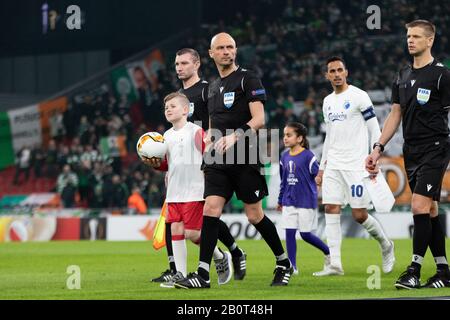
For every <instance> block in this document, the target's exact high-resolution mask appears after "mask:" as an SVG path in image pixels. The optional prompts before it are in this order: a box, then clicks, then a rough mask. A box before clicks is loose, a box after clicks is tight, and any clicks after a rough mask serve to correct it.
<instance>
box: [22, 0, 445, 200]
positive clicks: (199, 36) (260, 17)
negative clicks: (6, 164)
mask: <svg viewBox="0 0 450 320" xmlns="http://www.w3.org/2000/svg"><path fill="white" fill-rule="evenodd" d="M280 3H282V2H280V1H275V0H264V1H258V2H254V3H253V2H251V1H250V2H249V3H248V6H247V7H246V8H243V10H242V11H241V12H239V11H238V12H236V13H235V14H234V15H230V16H228V17H224V18H223V20H220V21H218V22H217V21H216V22H215V23H214V21H207V18H205V21H204V23H203V24H202V26H201V30H199V31H198V32H197V33H196V36H192V37H190V38H188V39H186V40H185V43H183V44H180V47H192V48H195V49H196V50H197V51H198V52H199V53H200V55H201V56H202V59H201V62H202V67H201V75H202V77H203V78H204V79H206V80H208V81H211V80H212V79H214V78H215V77H217V74H216V71H215V67H214V65H213V63H212V62H211V61H210V58H209V56H208V48H209V45H210V44H209V39H210V38H211V37H210V35H213V34H215V33H217V32H219V31H227V32H229V33H230V34H231V35H232V36H233V37H234V38H235V39H236V42H237V44H238V53H239V55H238V61H239V63H240V64H242V65H243V66H245V67H247V68H249V69H253V70H255V71H257V73H258V74H259V75H260V76H261V78H262V81H263V84H264V86H265V88H266V90H267V92H268V100H267V102H266V104H265V110H266V121H267V127H268V128H282V127H283V126H284V124H285V123H286V122H287V121H299V122H301V123H303V124H304V125H305V126H306V127H307V128H308V132H309V135H310V136H317V135H320V134H321V133H322V132H321V124H322V122H323V119H322V110H321V109H322V106H321V103H322V100H323V98H324V97H325V96H326V95H327V94H329V93H330V91H331V88H330V87H329V84H328V83H327V81H326V79H325V78H324V76H323V62H324V61H325V60H326V58H327V57H329V56H331V55H336V54H338V55H340V56H342V57H343V58H344V59H345V61H346V62H347V68H348V69H349V70H350V74H351V77H350V78H349V82H350V83H351V84H354V85H356V86H358V87H360V88H362V89H364V90H366V91H367V90H373V89H381V90H390V86H391V83H392V81H393V80H394V77H395V74H396V72H397V70H396V68H397V66H398V65H401V64H403V63H405V62H406V60H405V59H406V57H407V56H408V55H406V54H405V51H404V50H405V47H406V46H405V45H403V42H405V35H404V32H405V29H404V24H405V23H406V22H408V21H411V20H413V19H416V18H419V17H420V18H423V16H421V14H423V13H424V12H426V13H427V16H426V18H427V19H429V20H431V21H433V22H434V23H435V24H436V25H437V26H438V33H439V34H438V35H437V37H436V38H437V41H436V43H435V45H434V54H435V57H436V58H437V59H439V60H441V61H445V60H446V59H449V58H450V56H449V54H448V53H449V52H450V44H449V36H448V33H446V30H448V29H450V19H449V16H448V15H441V14H440V12H442V10H444V9H443V7H445V8H446V10H447V11H450V2H449V3H447V2H438V1H432V0H424V1H421V2H416V3H415V4H414V5H410V4H407V2H406V1H405V0H401V1H397V2H392V1H388V0H384V1H378V5H379V7H380V8H381V29H375V30H370V29H368V28H367V26H366V21H367V18H368V16H369V14H368V13H366V9H367V7H368V6H369V5H370V3H366V1H362V2H348V1H341V0H335V1H331V2H317V1H312V0H301V1H300V0H288V1H284V5H280ZM385 8H389V10H387V9H385ZM241 43H242V44H244V43H246V44H248V43H251V45H245V46H242V47H239V44H241ZM172 57H173V53H172V55H167V56H166V57H165V59H166V66H165V68H162V69H160V70H159V72H158V83H157V85H150V84H149V82H148V80H147V81H144V82H143V85H142V86H140V87H138V88H137V93H138V100H137V101H135V102H133V101H128V100H127V99H126V98H124V97H116V96H115V95H114V94H113V93H112V90H110V89H109V87H108V86H107V85H104V84H103V85H102V87H101V90H96V91H92V92H85V93H82V94H78V95H76V96H74V98H73V99H72V101H71V102H70V106H69V109H68V111H67V112H65V113H64V114H63V115H62V117H61V119H60V123H61V126H60V130H57V131H56V132H55V134H54V136H53V140H52V141H51V142H50V144H49V146H48V148H47V149H46V150H43V149H42V148H40V147H36V148H32V149H29V148H28V149H29V150H28V151H26V152H25V153H29V154H30V155H29V157H28V158H29V159H28V160H27V161H28V162H29V163H28V165H27V168H28V170H29V169H30V168H33V172H34V174H35V175H36V176H40V175H42V174H45V175H48V176H50V177H55V178H56V177H58V180H57V181H58V183H57V191H58V192H59V193H60V194H61V195H62V198H63V202H64V204H65V206H72V205H74V204H75V203H78V204H83V205H86V206H89V207H93V208H98V207H105V208H113V207H126V206H127V200H128V197H129V196H130V193H131V190H134V191H135V193H136V192H139V193H140V195H141V196H142V198H143V199H144V201H145V202H146V205H147V206H148V207H160V206H161V205H162V199H163V195H164V189H165V187H164V175H163V174H162V173H160V172H155V171H154V170H151V169H149V168H147V167H145V166H144V165H143V164H142V163H141V162H140V161H138V159H137V156H136V154H135V150H134V148H135V141H137V139H138V137H139V136H140V135H141V134H143V133H144V132H147V131H159V132H161V133H162V132H163V131H165V130H166V128H167V127H168V124H167V123H166V122H165V120H164V115H163V104H162V99H163V98H164V96H165V95H166V94H168V93H169V92H172V91H175V90H177V89H178V88H179V80H178V79H177V77H176V74H175V72H174V68H173V58H172ZM144 76H145V75H144ZM118 136H120V137H123V141H124V145H123V148H124V151H123V152H125V154H127V156H125V157H124V156H123V154H122V156H120V154H119V153H118V152H111V150H109V152H105V148H104V146H102V139H103V138H110V137H118ZM116 151H117V150H116ZM22 152H23V151H21V154H20V155H18V159H20V157H21V156H23V153H22ZM124 159H125V160H124ZM17 163H18V164H17V166H18V169H17V170H18V172H19V173H20V172H22V171H25V172H27V170H19V169H23V168H19V167H20V163H21V161H18V162H17ZM64 168H65V169H64ZM68 172H70V173H72V174H74V175H75V176H76V178H77V179H65V178H64V174H67V173H68ZM16 182H17V181H16ZM77 194H78V198H76V196H77ZM75 199H76V200H77V202H76V201H75Z"/></svg>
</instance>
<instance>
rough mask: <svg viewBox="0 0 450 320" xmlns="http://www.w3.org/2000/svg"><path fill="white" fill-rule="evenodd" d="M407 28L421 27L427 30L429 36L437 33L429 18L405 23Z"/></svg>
mask: <svg viewBox="0 0 450 320" xmlns="http://www.w3.org/2000/svg"><path fill="white" fill-rule="evenodd" d="M405 27H406V29H408V28H414V27H420V28H422V29H424V30H425V33H426V34H427V36H428V37H432V36H434V35H435V34H436V27H435V26H434V24H432V23H431V22H430V21H428V20H420V19H419V20H414V21H411V22H409V23H407V24H405Z"/></svg>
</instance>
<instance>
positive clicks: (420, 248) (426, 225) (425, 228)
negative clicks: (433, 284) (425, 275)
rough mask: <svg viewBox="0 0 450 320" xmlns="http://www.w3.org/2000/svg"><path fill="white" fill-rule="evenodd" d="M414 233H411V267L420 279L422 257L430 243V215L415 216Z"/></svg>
mask: <svg viewBox="0 0 450 320" xmlns="http://www.w3.org/2000/svg"><path fill="white" fill-rule="evenodd" d="M413 219H414V231H413V258H412V263H411V266H412V267H414V268H415V269H416V271H417V276H419V277H420V269H421V267H422V262H423V257H425V253H426V252H427V248H428V245H429V244H430V242H431V230H432V228H431V221H430V214H429V213H425V214H415V215H413Z"/></svg>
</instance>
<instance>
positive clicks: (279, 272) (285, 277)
mask: <svg viewBox="0 0 450 320" xmlns="http://www.w3.org/2000/svg"><path fill="white" fill-rule="evenodd" d="M293 272H294V268H293V267H292V265H291V266H290V267H289V268H286V267H284V266H279V265H277V266H276V268H275V270H274V271H273V273H274V277H273V280H272V283H271V284H270V285H271V286H287V285H288V283H289V280H290V279H291V275H292V273H293Z"/></svg>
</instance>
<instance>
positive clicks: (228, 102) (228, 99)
mask: <svg viewBox="0 0 450 320" xmlns="http://www.w3.org/2000/svg"><path fill="white" fill-rule="evenodd" d="M233 102H234V92H225V93H224V94H223V104H224V105H225V107H226V108H227V109H230V108H231V107H232V106H233Z"/></svg>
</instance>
